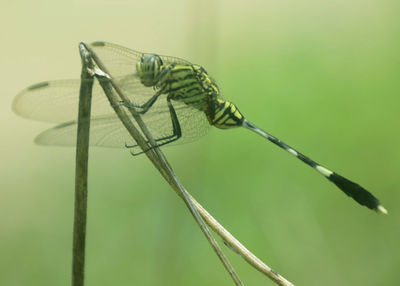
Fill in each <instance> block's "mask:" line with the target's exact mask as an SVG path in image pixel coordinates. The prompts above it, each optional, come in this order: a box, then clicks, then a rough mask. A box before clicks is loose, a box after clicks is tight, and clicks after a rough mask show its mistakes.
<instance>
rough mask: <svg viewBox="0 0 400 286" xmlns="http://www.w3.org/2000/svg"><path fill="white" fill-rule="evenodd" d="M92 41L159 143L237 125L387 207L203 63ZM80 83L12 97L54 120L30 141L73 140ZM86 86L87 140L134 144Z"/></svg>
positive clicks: (364, 201) (34, 115)
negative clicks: (240, 99)
mask: <svg viewBox="0 0 400 286" xmlns="http://www.w3.org/2000/svg"><path fill="white" fill-rule="evenodd" d="M90 48H91V49H92V50H93V51H94V53H96V55H97V56H98V58H100V59H101V61H102V62H103V63H104V65H105V66H106V67H107V69H108V73H109V74H108V76H109V77H112V78H113V80H114V81H115V82H116V84H117V85H118V86H119V88H120V89H121V90H122V91H123V92H124V94H125V95H126V96H127V97H128V99H129V103H121V105H122V106H124V107H126V108H133V109H135V111H137V112H138V113H139V114H141V116H142V119H143V121H144V122H145V124H146V126H147V127H148V129H149V131H150V133H151V134H152V136H153V137H154V138H155V141H156V144H157V145H156V146H157V147H159V146H163V145H174V144H179V143H187V142H191V141H194V140H197V139H199V138H200V137H202V136H204V135H205V134H206V133H207V131H208V129H209V127H210V126H214V127H216V128H219V129H232V128H238V127H243V128H246V129H248V130H251V131H253V132H255V133H257V134H259V135H261V136H262V137H263V138H265V139H267V140H268V141H270V142H272V143H273V144H275V145H277V146H278V147H280V148H281V149H283V150H285V151H287V152H288V153H289V154H291V155H293V156H294V157H296V158H297V159H299V160H300V161H302V162H303V163H305V164H306V165H308V166H310V167H311V168H313V169H314V170H315V171H317V172H318V173H319V174H321V175H322V176H323V177H325V178H326V179H328V180H329V181H330V182H332V183H333V184H335V185H336V186H337V187H338V188H339V189H340V190H342V191H343V192H344V193H345V194H346V195H348V196H349V197H351V198H353V199H354V200H355V201H356V202H358V203H359V204H360V205H363V206H366V207H368V208H369V209H372V210H375V211H377V212H380V213H384V214H387V210H386V209H385V208H384V207H383V206H382V204H381V203H380V202H379V200H378V199H377V198H376V197H375V196H374V195H373V194H372V193H370V192H369V191H367V190H366V189H364V188H363V187H362V186H360V185H359V184H357V183H355V182H353V181H351V180H349V179H347V178H345V177H343V176H341V175H339V174H338V173H336V172H334V171H332V170H330V169H328V168H327V167H325V166H323V165H321V164H319V163H317V162H315V161H314V160H312V159H310V158H309V157H307V156H305V155H304V154H302V153H300V152H299V151H297V150H296V149H294V148H292V147H290V146H289V145H287V144H286V143H284V142H282V141H281V140H280V139H278V138H277V137H275V136H273V135H271V134H269V133H267V132H266V131H264V130H262V129H261V128H259V127H257V126H256V125H255V124H253V123H252V122H250V121H249V120H247V119H246V118H245V117H244V116H243V114H242V113H241V112H240V111H239V109H238V108H237V106H236V105H235V104H234V103H232V102H230V101H228V100H225V99H224V98H223V97H222V95H221V92H220V89H219V87H218V85H217V83H216V81H215V80H214V79H213V78H212V77H211V76H210V75H209V74H208V73H207V71H206V70H205V69H204V68H203V67H202V66H200V65H196V64H193V63H191V62H189V61H187V60H184V59H181V58H177V57H171V56H163V55H158V54H152V53H143V52H138V51H135V50H131V49H128V48H126V47H123V46H119V45H116V44H112V43H107V42H94V43H92V44H90ZM79 87H80V80H77V79H72V80H59V81H47V82H42V83H38V84H35V85H32V86H30V87H28V88H26V89H25V90H23V91H22V92H20V93H19V94H18V95H17V96H16V98H15V99H14V102H13V110H14V111H15V112H16V113H17V114H19V115H21V116H23V117H26V118H30V119H35V120H40V121H44V122H50V123H58V125H57V126H55V127H53V128H51V129H48V130H45V131H44V132H42V133H41V134H39V135H38V136H37V137H36V139H35V142H36V143H38V144H41V145H59V146H73V145H75V144H76V136H77V135H76V133H77V115H78V114H77V113H78V108H77V106H78V99H79V97H78V94H79ZM92 93H93V96H92V112H91V113H92V115H91V116H92V117H91V121H90V124H91V127H90V145H92V146H103V147H118V148H121V147H122V148H124V147H125V148H135V147H137V144H136V142H135V141H134V139H132V138H131V137H130V136H129V134H128V132H127V131H126V129H125V127H124V126H123V125H122V123H121V121H120V120H119V118H118V117H117V116H116V114H115V112H114V111H113V109H112V107H111V105H110V103H109V102H108V100H107V98H106V96H104V94H103V91H102V89H101V87H100V85H99V84H98V83H95V85H94V86H93V92H92ZM144 152H146V150H145V151H144ZM141 153H143V152H141ZM133 154H135V153H133ZM136 154H137V153H136Z"/></svg>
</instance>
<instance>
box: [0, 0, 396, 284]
mask: <svg viewBox="0 0 400 286" xmlns="http://www.w3.org/2000/svg"><path fill="white" fill-rule="evenodd" d="M1 6H2V8H1V10H0V33H1V34H0V36H1V37H0V39H1V53H0V63H1V65H0V67H1V68H0V75H1V77H0V78H1V82H2V84H1V97H0V100H1V104H0V110H1V111H0V119H1V121H0V124H1V134H2V135H1V140H0V146H1V148H0V158H1V161H0V162H1V163H0V177H1V179H0V186H1V190H0V285H7V286H16V285H51V286H54V285H68V284H70V276H71V267H70V265H71V252H72V251H71V246H72V217H73V186H74V156H75V150H74V149H73V148H62V147H41V146H36V145H35V144H34V143H33V138H34V137H35V136H36V135H37V134H38V133H39V132H40V131H42V130H44V129H46V128H48V127H50V125H48V124H44V123H40V122H34V121H29V120H26V119H23V118H20V117H18V116H16V115H15V114H13V113H12V111H11V103H12V99H13V97H14V96H15V95H16V94H17V93H18V92H19V91H20V90H21V89H23V88H25V87H26V86H28V85H31V84H33V83H36V82H40V81H44V80H54V79H62V78H73V77H78V76H79V74H80V58H79V54H78V49H77V45H78V43H79V42H80V41H86V42H91V41H95V40H105V41H109V42H115V43H118V44H122V45H124V46H127V47H130V48H133V49H136V50H140V51H150V52H157V53H160V54H167V55H174V56H179V57H183V58H186V59H188V60H190V61H192V62H195V63H199V64H202V65H203V66H205V67H206V68H207V70H208V71H209V73H211V75H212V76H213V77H214V78H216V79H217V81H218V83H219V85H220V87H221V89H222V92H223V94H224V96H225V97H226V98H229V99H230V100H231V101H233V102H235V103H236V104H237V105H238V106H239V108H240V109H241V111H242V112H243V113H244V115H245V116H247V118H248V119H250V120H251V121H253V122H254V123H256V124H257V125H259V126H260V127H261V128H264V129H265V130H267V131H269V132H271V133H272V134H274V135H275V136H277V137H279V138H280V139H282V140H284V141H285V142H287V143H289V144H290V145H292V146H293V147H295V148H297V149H298V150H300V151H302V152H304V153H305V154H307V155H309V156H310V157H312V158H313V159H315V160H316V161H318V162H321V163H322V164H324V165H326V166H328V167H329V168H332V169H333V170H335V171H337V172H339V173H340V174H343V175H345V176H348V177H349V178H351V179H353V180H354V181H356V182H359V183H360V184H362V185H363V186H365V187H366V188H367V189H370V190H372V191H373V193H374V194H375V195H376V196H377V197H379V198H380V200H381V201H382V203H383V205H384V206H385V207H386V208H387V209H388V210H389V213H390V215H388V216H384V215H378V214H376V213H374V212H372V211H369V210H368V209H366V208H364V207H360V206H359V205H357V204H356V203H355V202H354V201H352V200H351V199H349V198H347V197H346V196H345V195H344V194H343V193H341V192H340V191H339V190H337V189H336V187H335V186H334V185H332V184H330V183H329V182H327V181H326V180H325V179H323V178H322V177H321V176H320V175H318V174H316V173H315V172H314V171H313V170H312V169H310V168H308V167H306V166H305V165H303V164H302V163H300V162H298V160H296V159H294V158H293V157H291V156H289V155H288V154H287V153H286V152H283V151H282V150H279V149H278V148H277V147H276V146H274V145H272V144H270V143H268V142H267V141H265V140H263V139H262V138H261V137H258V136H257V135H255V134H251V132H249V131H247V130H239V129H237V130H230V131H223V130H217V129H215V130H214V129H212V130H211V131H210V134H209V135H208V136H206V137H204V138H203V139H201V140H199V141H197V142H195V143H192V144H188V145H180V146H176V147H169V148H164V151H165V153H166V155H167V157H168V158H169V160H170V163H171V164H172V166H173V168H174V170H175V171H176V173H177V175H178V176H179V178H180V179H181V181H182V182H183V184H184V185H185V186H186V187H187V188H188V189H189V190H190V192H191V193H192V194H193V195H194V196H195V197H196V198H197V199H198V200H199V201H200V202H201V203H202V204H203V205H204V206H205V207H206V208H207V209H208V210H209V211H210V212H211V213H212V214H213V215H214V216H215V217H216V218H217V219H218V220H220V222H221V223H222V224H224V225H225V226H226V228H227V229H228V230H230V231H231V232H232V233H233V234H234V235H235V236H236V237H237V238H238V239H239V240H241V241H242V242H243V243H244V244H245V245H247V246H248V248H249V249H250V250H252V251H253V252H254V253H255V254H256V255H258V256H259V257H260V258H261V259H263V260H264V261H266V263H267V264H268V265H270V266H271V267H273V268H274V269H276V270H277V271H278V272H279V273H281V274H282V275H284V276H285V277H286V278H288V279H289V280H290V281H292V282H294V283H295V284H296V285H398V280H399V279H398V270H399V267H400V251H399V241H400V240H399V239H400V228H399V218H400V214H399V211H398V205H399V203H400V195H399V192H398V190H399V180H398V177H399V171H400V167H399V161H400V151H399V150H400V149H399V145H400V136H399V123H400V114H399V105H400V100H399V94H400V93H399V92H400V84H399V82H400V81H399V79H400V58H399V51H400V17H399V16H400V13H399V11H400V10H399V8H400V3H399V2H398V1H394V0H383V1H382V0H379V1H378V0H350V1H348V0H347V1H344V0H335V1H317V0H308V1H294V0H289V1H257V0H246V1H242V0H240V1H228V0H219V1H215V0H214V1H212V0H207V1H179V0H171V1H152V0H147V1H128V0H125V1H124V0H122V1H121V0H116V1H104V0H96V1H78V0H75V1H50V0H38V1H27V0H16V1H2V5H1ZM89 167H90V170H89V214H88V237H87V268H86V285H96V286H97V285H232V284H233V283H232V281H231V279H230V277H229V276H228V275H227V273H226V272H225V271H224V269H223V267H222V265H221V264H220V262H219V261H218V259H217V258H216V256H215V255H214V253H213V251H212V250H211V248H210V247H209V246H208V244H207V243H206V241H205V238H204V237H203V234H202V233H201V232H200V230H199V229H198V227H197V225H196V224H195V223H194V221H193V219H192V217H191V216H190V215H189V213H188V211H187V210H186V208H185V206H184V204H183V203H182V202H181V201H180V199H178V197H177V196H176V195H175V194H174V193H173V192H172V191H171V189H170V188H169V186H168V185H167V184H166V183H165V182H164V181H163V179H162V178H161V176H160V175H159V174H158V173H157V171H156V170H155V169H154V167H153V166H152V165H151V164H150V163H149V161H148V160H147V159H146V157H144V156H142V157H135V158H133V157H132V156H130V155H129V152H128V151H127V150H123V149H121V150H113V149H104V148H93V149H91V152H90V166H89ZM223 247H224V249H226V252H227V255H228V256H229V257H230V258H231V259H232V263H233V265H234V266H235V268H236V270H237V272H238V274H239V275H240V276H241V278H242V280H243V281H244V282H245V284H246V285H261V284H262V285H274V284H273V282H271V281H270V280H269V279H267V278H266V277H264V276H263V275H262V274H260V273H258V272H257V271H255V270H254V269H252V268H251V267H250V266H249V265H247V264H246V263H245V262H244V261H243V260H242V259H241V258H240V257H239V256H238V255H236V254H234V253H232V252H231V251H230V250H228V249H227V248H226V247H225V246H223Z"/></svg>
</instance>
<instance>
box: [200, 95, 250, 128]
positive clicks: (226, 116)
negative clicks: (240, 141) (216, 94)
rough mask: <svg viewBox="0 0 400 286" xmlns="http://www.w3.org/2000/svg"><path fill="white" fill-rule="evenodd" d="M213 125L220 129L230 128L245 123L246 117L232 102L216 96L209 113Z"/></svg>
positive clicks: (208, 116)
mask: <svg viewBox="0 0 400 286" xmlns="http://www.w3.org/2000/svg"><path fill="white" fill-rule="evenodd" d="M207 118H208V121H209V122H210V124H211V125H213V126H215V127H217V128H220V129H229V128H234V127H239V126H242V125H243V122H244V117H243V115H242V113H240V111H239V109H238V108H237V107H236V105H234V104H233V103H232V102H230V101H227V100H223V99H221V98H216V99H214V100H213V101H212V102H211V103H210V110H209V112H208V114H207Z"/></svg>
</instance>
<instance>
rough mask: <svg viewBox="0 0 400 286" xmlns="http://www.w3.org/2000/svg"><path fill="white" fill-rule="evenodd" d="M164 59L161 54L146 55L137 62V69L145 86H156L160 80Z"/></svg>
mask: <svg viewBox="0 0 400 286" xmlns="http://www.w3.org/2000/svg"><path fill="white" fill-rule="evenodd" d="M162 66H163V61H162V59H161V57H160V56H158V55H155V54H148V55H144V56H142V57H141V58H140V60H139V61H138V62H137V64H136V71H137V73H138V76H139V78H140V82H141V83H142V84H143V85H144V86H154V85H156V84H157V82H158V80H159V75H160V72H161V67H162Z"/></svg>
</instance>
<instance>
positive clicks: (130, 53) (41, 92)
mask: <svg viewBox="0 0 400 286" xmlns="http://www.w3.org/2000/svg"><path fill="white" fill-rule="evenodd" d="M91 47H92V49H93V50H94V52H95V53H96V54H97V55H98V57H99V58H100V59H101V60H102V62H103V63H104V65H105V66H106V67H107V69H108V70H109V72H110V74H111V76H112V77H113V78H114V79H115V81H116V82H117V84H118V85H119V87H120V88H121V89H122V91H123V92H124V94H125V95H126V96H127V97H128V98H129V99H130V101H131V102H133V103H135V104H139V105H141V104H143V103H145V102H146V101H147V100H148V99H150V98H151V96H152V95H154V90H153V88H152V87H145V86H143V85H142V84H141V83H140V80H139V78H138V77H137V75H136V63H137V61H138V60H139V58H140V57H141V56H142V55H145V54H146V53H141V52H137V51H134V50H131V49H128V48H125V47H122V46H118V45H115V44H111V43H106V42H95V43H93V44H91ZM161 57H162V59H163V60H164V62H165V63H171V62H176V63H179V64H191V63H190V62H188V61H185V60H183V59H180V58H175V57H169V56H161ZM79 87H80V80H60V81H50V82H42V83H39V84H35V85H32V86H30V87H28V88H26V89H25V90H23V91H22V92H20V93H19V94H18V95H17V97H16V98H15V99H14V102H13V109H14V111H15V112H16V113H17V114H19V115H21V116H23V117H26V118H30V119H35V120H40V121H45V122H53V123H61V122H65V121H71V120H76V118H77V116H78V100H79ZM154 108H155V109H158V110H160V111H163V110H166V108H167V107H166V105H164V107H162V106H161V105H160V104H157V103H156V105H155V106H154ZM109 113H112V108H111V107H110V104H109V102H108V100H107V98H106V96H105V95H104V94H103V91H102V89H101V87H100V85H99V84H98V83H97V82H96V81H95V84H94V87H93V99H92V114H93V116H98V115H102V114H109Z"/></svg>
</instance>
